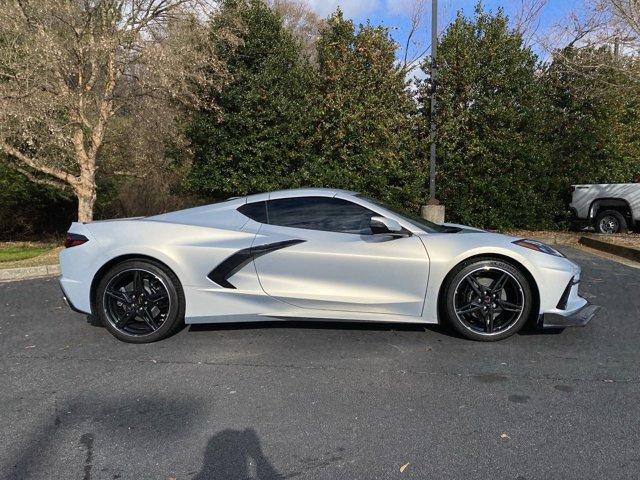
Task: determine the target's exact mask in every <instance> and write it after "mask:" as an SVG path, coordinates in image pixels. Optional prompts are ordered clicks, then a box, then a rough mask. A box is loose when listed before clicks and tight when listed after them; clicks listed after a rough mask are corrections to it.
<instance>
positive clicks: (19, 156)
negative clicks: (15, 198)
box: [0, 0, 227, 221]
mask: <svg viewBox="0 0 640 480" xmlns="http://www.w3.org/2000/svg"><path fill="white" fill-rule="evenodd" d="M195 7H196V5H195V3H194V1H193V0H47V1H43V0H0V152H4V154H5V156H6V158H7V159H8V161H9V163H10V165H12V166H13V167H14V168H16V169H17V170H19V171H21V172H23V173H24V174H25V175H27V176H28V177H29V178H30V179H31V180H33V181H35V182H38V183H46V184H49V185H56V186H58V187H61V188H68V189H71V190H72V191H73V192H74V193H75V195H76V196H77V198H78V220H79V221H90V220H92V218H93V208H94V203H95V199H96V170H97V168H98V165H97V159H98V154H99V152H100V150H101V148H102V146H103V142H104V139H105V135H106V133H107V131H108V129H109V127H110V125H111V122H112V120H113V118H114V116H115V115H116V114H117V113H118V112H119V111H121V110H122V109H123V108H126V105H127V103H128V102H129V101H130V100H131V99H132V98H133V97H136V96H143V95H151V96H168V97H170V98H172V99H174V100H178V101H184V102H189V103H197V104H198V106H199V107H202V108H215V105H214V104H213V101H212V100H211V99H207V98H201V97H200V96H198V95H197V94H196V93H195V92H196V89H197V88H198V86H200V85H203V84H207V83H208V84H215V85H211V86H214V87H216V86H217V85H220V86H221V85H222V84H223V83H224V81H225V79H226V77H227V74H226V70H225V68H224V65H222V64H221V62H220V61H218V59H217V58H216V56H215V54H214V52H213V51H212V50H211V49H210V48H209V47H208V45H209V43H210V42H207V41H206V39H207V28H206V25H204V24H203V21H202V16H201V15H202V10H198V11H196V10H194V8H195ZM212 72H213V75H212ZM132 85H133V86H135V88H132V87H131V86H132ZM131 134H132V135H134V134H135V132H131Z"/></svg>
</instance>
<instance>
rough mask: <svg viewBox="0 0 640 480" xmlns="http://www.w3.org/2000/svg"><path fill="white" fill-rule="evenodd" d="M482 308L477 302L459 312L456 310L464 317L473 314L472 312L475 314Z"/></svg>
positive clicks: (457, 311)
mask: <svg viewBox="0 0 640 480" xmlns="http://www.w3.org/2000/svg"><path fill="white" fill-rule="evenodd" d="M481 308H482V305H478V304H477V303H475V302H471V303H469V304H468V305H465V306H463V307H460V309H459V310H456V313H457V314H458V315H464V314H465V313H471V312H475V311H477V310H480V309H481Z"/></svg>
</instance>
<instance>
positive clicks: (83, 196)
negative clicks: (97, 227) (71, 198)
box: [76, 184, 96, 222]
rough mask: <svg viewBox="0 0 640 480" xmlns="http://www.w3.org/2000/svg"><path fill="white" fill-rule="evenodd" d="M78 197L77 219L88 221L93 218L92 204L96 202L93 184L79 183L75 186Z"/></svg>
mask: <svg viewBox="0 0 640 480" xmlns="http://www.w3.org/2000/svg"><path fill="white" fill-rule="evenodd" d="M76 196H77V197H78V221H79V222H90V221H92V220H93V206H94V204H95V202H96V187H95V185H93V184H91V185H81V186H79V187H78V188H76Z"/></svg>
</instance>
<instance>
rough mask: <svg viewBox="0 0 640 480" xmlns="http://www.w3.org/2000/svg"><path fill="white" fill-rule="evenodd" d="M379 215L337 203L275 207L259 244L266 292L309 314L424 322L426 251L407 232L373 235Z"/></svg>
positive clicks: (292, 202)
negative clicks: (316, 311)
mask: <svg viewBox="0 0 640 480" xmlns="http://www.w3.org/2000/svg"><path fill="white" fill-rule="evenodd" d="M373 215H377V214H376V213H375V212H373V211H371V210H369V209H367V208H365V207H364V206H361V205H358V204H356V203H353V202H350V201H348V200H345V199H339V198H333V197H322V196H314V197H295V198H280V199H273V200H269V201H268V202H267V223H266V224H263V225H262V226H261V227H260V230H259V231H258V235H257V236H256V239H255V241H254V244H253V249H254V251H255V252H258V253H257V254H255V255H254V262H255V266H256V271H257V273H258V278H259V281H260V284H261V285H262V288H263V289H264V291H265V292H266V293H267V294H268V295H271V296H273V297H275V298H277V299H279V300H282V301H284V302H287V303H290V304H292V305H295V306H298V307H302V308H308V309H323V310H335V311H351V312H369V313H383V314H396V315H410V316H419V315H421V313H422V307H423V303H424V297H425V292H426V287H427V279H428V274H429V260H428V256H427V253H426V250H425V248H424V245H423V244H422V242H421V240H420V239H419V238H418V237H416V236H412V235H411V234H409V232H407V234H408V235H407V236H403V237H393V236H391V235H381V234H378V235H373V234H372V233H371V229H370V228H369V223H370V219H371V216H373ZM263 253H265V254H263ZM266 253H268V254H266Z"/></svg>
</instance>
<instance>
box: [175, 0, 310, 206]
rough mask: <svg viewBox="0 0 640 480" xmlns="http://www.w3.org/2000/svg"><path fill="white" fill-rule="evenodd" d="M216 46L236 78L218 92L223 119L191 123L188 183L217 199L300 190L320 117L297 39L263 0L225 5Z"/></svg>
mask: <svg viewBox="0 0 640 480" xmlns="http://www.w3.org/2000/svg"><path fill="white" fill-rule="evenodd" d="M229 29H234V30H235V33H236V35H237V36H238V37H239V38H240V44H239V45H238V46H235V47H234V46H230V45H229V43H228V41H227V39H226V38H227V36H226V35H225V32H227V31H228V30H229ZM211 41H212V42H214V44H215V46H216V49H217V51H218V54H219V55H220V57H221V59H222V60H223V61H225V62H226V63H227V66H228V69H229V71H230V73H231V75H232V77H233V80H232V82H231V84H229V85H228V86H227V87H226V88H224V89H223V91H222V92H221V93H220V94H216V93H215V92H213V93H212V95H215V96H216V97H217V98H216V102H217V104H218V105H219V106H220V111H219V115H217V114H214V113H211V112H204V111H203V112H197V113H196V114H195V115H194V118H193V121H192V122H191V123H190V124H189V127H188V131H187V135H188V137H189V140H190V141H191V143H192V147H193V152H194V164H193V169H192V172H191V174H190V178H189V182H188V183H189V186H190V187H191V188H192V189H193V190H194V191H196V192H198V193H200V194H202V195H205V196H207V197H209V198H215V199H217V198H221V197H227V196H232V195H244V194H248V193H255V192H261V191H269V190H274V189H279V188H289V187H292V186H298V185H299V182H300V174H299V172H300V168H301V166H302V164H303V163H304V162H305V161H306V160H307V159H308V157H309V147H308V144H309V142H308V139H309V137H310V131H311V128H312V121H313V117H314V115H313V109H312V104H311V92H312V90H313V81H314V72H313V69H312V67H311V65H310V63H309V61H308V59H306V58H304V56H303V55H302V53H301V52H302V49H301V46H300V44H299V42H298V41H297V40H296V39H295V38H294V37H293V34H292V33H291V32H290V31H289V30H288V29H286V28H285V27H284V26H283V20H282V18H281V17H280V16H279V15H278V14H277V13H276V12H274V11H273V10H272V9H270V8H269V7H268V6H267V5H266V3H264V2H263V1H261V0H225V1H224V2H222V5H221V10H220V12H219V14H218V15H217V16H216V18H215V20H214V22H213V24H212V28H211Z"/></svg>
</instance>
